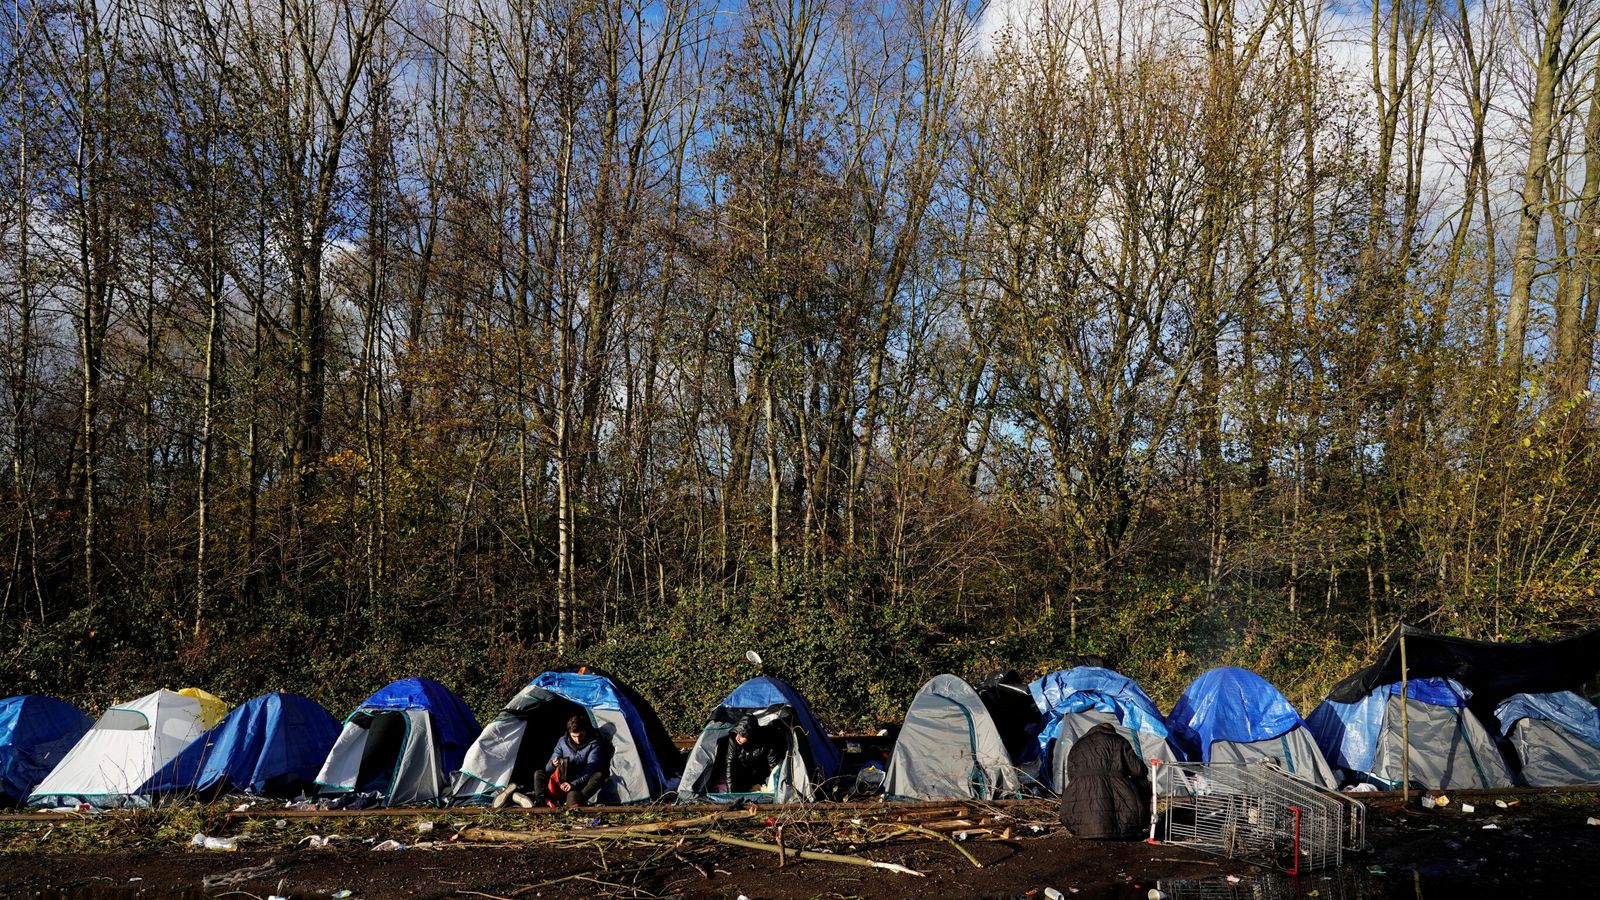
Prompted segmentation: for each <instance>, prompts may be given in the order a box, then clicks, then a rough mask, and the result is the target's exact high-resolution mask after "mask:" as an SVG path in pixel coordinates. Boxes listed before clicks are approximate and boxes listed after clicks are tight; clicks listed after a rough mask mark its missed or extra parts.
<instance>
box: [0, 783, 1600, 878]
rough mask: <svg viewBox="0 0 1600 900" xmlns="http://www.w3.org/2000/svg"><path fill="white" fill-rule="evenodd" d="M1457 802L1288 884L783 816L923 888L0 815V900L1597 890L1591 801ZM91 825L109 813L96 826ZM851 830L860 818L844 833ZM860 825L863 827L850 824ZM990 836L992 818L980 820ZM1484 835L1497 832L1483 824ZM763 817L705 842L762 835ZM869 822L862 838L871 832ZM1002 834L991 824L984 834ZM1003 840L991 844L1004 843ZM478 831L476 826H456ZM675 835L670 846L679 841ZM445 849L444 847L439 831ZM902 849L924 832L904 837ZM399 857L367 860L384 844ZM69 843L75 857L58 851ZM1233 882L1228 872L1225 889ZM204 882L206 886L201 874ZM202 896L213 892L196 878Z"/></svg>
mask: <svg viewBox="0 0 1600 900" xmlns="http://www.w3.org/2000/svg"><path fill="white" fill-rule="evenodd" d="M1470 802H1473V803H1474V805H1475V806H1476V807H1477V811H1475V812H1473V813H1464V812H1462V811H1461V809H1460V801H1459V799H1458V800H1456V801H1455V802H1453V803H1452V804H1451V805H1450V806H1448V807H1445V808H1443V809H1434V810H1425V809H1422V808H1420V807H1418V806H1417V804H1416V803H1415V802H1414V801H1413V804H1412V805H1411V806H1410V807H1408V808H1404V809H1402V808H1401V807H1400V804H1399V802H1398V801H1395V800H1379V801H1375V802H1374V803H1373V804H1372V807H1371V816H1370V819H1369V825H1368V839H1369V843H1370V844H1371V846H1372V849H1371V850H1370V851H1368V852H1365V853H1359V854H1352V855H1350V856H1349V857H1348V858H1347V863H1346V865H1345V866H1344V868H1343V869H1341V870H1338V871H1336V872H1331V873H1316V874H1313V875H1307V876H1304V877H1302V878H1299V879H1290V878H1286V877H1282V876H1279V875H1275V874H1273V873H1271V872H1268V871H1266V870H1264V869H1261V868H1257V867H1256V866H1253V865H1251V864H1249V863H1246V862H1242V861H1238V860H1228V859H1222V858H1218V857H1215V856H1208V855H1205V854H1202V853H1198V852H1194V851H1189V850H1185V849H1183V848H1179V847H1174V846H1166V845H1158V846H1150V845H1146V844H1142V843H1134V844H1110V843H1099V842H1089V841H1080V840H1076V839H1074V838H1071V837H1069V836H1066V835H1065V834H1063V833H1061V832H1060V831H1059V830H1047V831H1045V832H1044V833H1041V834H1035V833H1034V831H1033V828H1032V826H1031V824H1029V823H1030V822H1033V823H1039V824H1043V823H1044V822H1045V821H1047V819H1045V818H1044V811H1043V810H1033V811H1031V812H1030V813H1026V814H1021V813H1019V814H1017V815H1016V820H1015V821H1014V822H1011V821H1008V822H1007V824H1010V825H1012V835H1011V837H1010V838H1009V839H999V838H997V837H996V836H995V835H976V836H973V837H971V839H969V840H967V841H963V842H962V843H961V845H960V846H961V847H963V848H966V849H968V850H969V851H970V852H971V853H972V854H973V855H974V856H976V857H977V859H978V861H979V862H981V863H982V864H983V867H982V868H976V867H974V866H973V865H972V863H971V862H970V861H968V860H967V859H965V858H964V857H963V856H962V855H960V853H959V852H958V851H957V850H956V849H955V847H953V846H952V845H951V844H949V843H947V842H945V841H944V840H941V839H934V838H926V839H922V838H919V836H917V835H902V836H901V837H900V838H897V839H895V840H893V841H889V842H885V843H870V842H869V841H867V840H862V841H860V842H857V843H851V842H850V838H851V836H853V835H859V836H862V837H863V838H865V837H869V836H870V835H872V834H874V833H875V834H879V835H882V834H884V833H887V832H885V831H884V829H885V828H888V829H891V830H892V829H893V828H894V827H895V826H894V825H893V824H892V823H893V822H894V821H895V819H894V814H892V813H888V814H885V815H883V816H874V815H872V814H864V815H853V816H848V817H847V816H841V815H836V816H835V817H834V818H832V819H828V820H823V821H817V820H812V821H809V822H805V821H798V822H797V821H791V822H790V824H788V825H787V826H786V828H788V829H789V833H788V836H787V838H786V843H787V844H789V845H790V846H794V845H797V844H809V845H812V846H826V847H827V848H828V849H829V850H831V851H832V852H834V853H836V854H856V855H859V856H861V857H864V858H868V859H872V860H877V861H883V862H893V863H897V864H899V865H902V866H905V867H907V868H910V869H913V870H915V871H917V872H920V873H921V875H922V877H915V876H911V875H903V874H897V873H894V872H890V871H887V870H883V869H877V868H862V867H858V866H849V865H841V864H838V863H833V862H817V861H811V860H795V859H789V860H788V861H787V862H786V864H785V865H784V866H782V867H781V868H780V867H779V865H778V860H777V857H776V856H775V855H773V854H771V853H768V852H764V851H757V850H749V849H744V848H739V847H731V846H725V845H721V844H715V843H711V842H709V841H706V840H704V839H700V838H696V837H694V836H693V832H691V833H690V835H688V836H684V835H677V834H673V833H671V832H669V833H668V836H667V837H666V838H665V839H662V838H659V837H658V838H657V839H654V840H651V841H638V842H620V841H609V840H608V841H599V842H589V843H583V842H580V841H574V840H570V839H560V840H558V841H557V842H556V843H554V844H552V843H548V842H546V843H532V844H523V843H512V842H499V843H484V842H482V841H483V837H482V835H481V833H480V834H479V835H478V840H477V841H473V840H463V839H462V838H461V837H460V834H459V833H460V829H461V828H462V827H473V826H476V827H484V826H485V824H487V825H491V826H494V827H495V828H497V829H499V830H500V831H518V832H524V833H525V832H527V831H529V830H535V831H539V832H541V833H543V834H550V833H552V832H553V831H558V830H559V829H561V828H563V827H567V828H571V827H574V826H579V827H586V828H593V827H594V826H595V825H597V824H598V825H601V826H604V825H607V824H615V822H614V821H605V820H602V821H600V822H598V823H597V822H595V821H593V820H591V819H576V818H566V817H563V819H562V820H561V821H553V820H554V819H555V817H544V818H542V819H540V820H537V821H535V820H533V819H531V818H528V817H523V818H511V817H502V818H498V819H496V818H484V817H467V816H460V815H456V816H451V815H446V814H443V813H440V814H437V815H435V816H432V817H429V818H427V819H424V820H422V821H430V822H434V823H435V824H434V825H433V827H432V830H431V831H429V832H427V833H421V832H418V831H417V830H416V827H415V824H416V821H418V820H415V819H399V818H387V819H379V818H376V817H374V818H346V819H322V820H317V819H307V820H291V821H285V820H277V821H274V820H272V819H251V820H248V821H245V820H238V819H225V818H223V817H221V816H219V815H213V816H211V817H209V818H207V817H204V816H202V817H200V823H201V825H202V826H205V827H209V828H210V830H212V831H214V832H217V833H226V834H232V835H234V836H236V837H242V838H243V840H242V841H241V842H240V849H239V850H237V851H234V852H225V851H217V850H203V849H191V848H189V847H187V846H185V844H186V839H185V837H184V835H183V832H185V831H187V830H188V829H189V828H190V827H193V826H194V824H195V820H193V819H182V820H176V821H174V820H173V819H171V818H170V817H169V818H161V817H159V816H155V815H150V816H146V817H144V818H143V819H134V820H130V821H129V822H128V823H114V824H108V823H107V822H105V821H100V822H90V823H79V822H62V823H59V824H52V823H41V822H4V823H0V846H3V847H4V848H5V851H6V852H4V853H3V854H0V895H4V896H7V897H12V896H16V897H51V898H53V897H71V898H84V900H89V898H122V897H203V896H233V897H256V898H261V900H265V898H267V897H269V896H273V895H276V896H282V897H295V898H302V897H303V898H312V897H332V896H336V895H337V894H338V892H341V891H349V892H350V894H349V895H348V896H350V897H352V898H356V897H367V898H380V897H453V898H462V897H475V896H476V897H483V896H489V897H517V898H525V897H595V896H610V897H638V898H646V897H673V896H675V897H727V898H734V897H738V896H739V895H741V894H742V895H745V896H747V897H750V898H765V897H772V898H790V897H997V898H1010V897H1033V898H1040V897H1044V896H1046V894H1045V890H1046V889H1047V888H1054V889H1055V890H1058V891H1060V892H1061V893H1062V894H1063V895H1064V896H1067V897H1078V898H1084V900H1090V898H1118V900H1121V898H1135V897H1137V898H1145V897H1147V896H1149V891H1150V890H1151V889H1152V888H1156V889H1158V890H1161V891H1163V892H1164V893H1165V894H1166V895H1167V896H1168V897H1171V898H1173V900H1183V898H1185V897H1250V898H1257V900H1261V898H1279V897H1282V898H1313V897H1314V898H1317V900H1357V898H1363V900H1364V898H1384V897H1405V898H1418V897H1428V898H1458V897H1508V896H1509V897H1526V898H1535V897H1600V826H1595V825H1588V824H1587V823H1586V820H1587V819H1588V818H1589V817H1600V795H1594V794H1582V795H1578V794H1574V795H1561V796H1553V797H1537V798H1535V797H1522V798H1519V802H1518V803H1517V804H1516V805H1515V806H1513V807H1511V808H1508V809H1501V808H1498V807H1495V806H1494V801H1493V799H1477V800H1472V801H1470ZM102 818H103V817H102ZM851 818H854V819H856V820H857V823H854V824H853V823H851V821H850V819H851ZM861 823H865V824H861ZM990 824H996V823H990ZM1488 825H1493V826H1495V827H1493V828H1485V826H1488ZM764 826H765V823H764V822H763V821H759V820H758V821H754V822H750V823H745V825H743V826H741V827H735V826H732V825H728V826H718V828H717V829H716V830H718V831H721V832H725V833H727V834H733V835H738V836H740V837H743V838H747V839H753V840H760V841H771V840H773V838H774V830H773V828H771V827H770V826H767V827H764ZM874 828H876V829H878V830H877V831H876V832H874V831H873V830H872V829H874ZM335 830H337V831H338V832H341V833H343V834H346V835H348V837H349V839H348V841H345V842H342V843H340V842H336V844H339V845H338V846H335V847H334V848H332V849H310V848H309V847H306V846H303V845H304V844H305V843H307V842H306V840H305V839H306V838H307V837H309V835H310V834H313V833H331V832H333V831H335ZM997 831H998V829H997ZM1001 833H1003V832H1001ZM469 834H471V832H469ZM680 837H682V838H683V839H682V840H681V842H680V841H679V838H680ZM452 838H454V839H452ZM906 838H918V839H914V840H906ZM391 839H392V840H395V841H397V842H400V843H403V844H405V845H406V846H405V849H401V850H376V849H373V848H374V847H376V846H378V845H380V844H381V843H382V842H383V841H384V840H391ZM64 851H70V852H64ZM1228 876H1233V877H1234V878H1235V879H1238V881H1237V882H1235V883H1230V882H1229V881H1228V880H1227V877H1228ZM208 878H209V879H210V880H209V881H208ZM208 885H209V889H207V886H208Z"/></svg>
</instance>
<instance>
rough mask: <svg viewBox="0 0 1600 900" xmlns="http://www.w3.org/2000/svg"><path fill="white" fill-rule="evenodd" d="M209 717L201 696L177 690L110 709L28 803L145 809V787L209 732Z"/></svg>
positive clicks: (36, 788) (39, 786)
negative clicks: (155, 775) (207, 724)
mask: <svg viewBox="0 0 1600 900" xmlns="http://www.w3.org/2000/svg"><path fill="white" fill-rule="evenodd" d="M202 693H203V692H202ZM206 696H207V697H209V696H210V695H209V694H208V695H206ZM212 699H215V698H212ZM218 702H220V701H218ZM205 715H206V710H205V709H204V707H203V704H202V701H201V699H200V698H198V697H195V696H194V695H193V694H186V693H183V692H178V691H165V690H163V691H156V692H155V693H153V694H146V695H145V696H143V697H140V698H139V699H137V700H134V701H132V702H131V703H124V704H121V705H119V706H113V707H111V708H110V709H108V710H106V711H105V714H104V715H102V716H101V717H100V719H99V720H98V721H96V722H95V723H94V727H93V728H90V729H89V731H88V733H86V734H85V735H84V736H83V737H82V738H81V739H79V741H78V742H77V743H76V744H74V745H73V747H72V750H70V751H69V752H68V753H67V755H66V757H65V758H63V759H62V760H61V762H60V763H59V764H57V765H56V767H55V768H54V769H52V770H51V772H50V774H49V775H47V776H45V779H44V780H43V781H41V782H39V785H38V786H37V787H35V788H34V789H33V795H32V796H30V797H29V798H28V805H29V806H72V805H76V804H78V803H88V804H90V805H92V806H96V807H101V808H110V807H117V806H142V805H146V804H147V803H148V800H147V799H146V798H145V797H143V796H142V795H141V794H140V793H139V789H140V787H141V786H142V785H143V784H144V783H145V782H146V781H148V780H149V779H150V776H151V775H153V774H155V772H156V770H158V769H160V768H161V767H162V766H164V765H166V764H167V763H168V762H169V761H171V759H172V758H173V757H175V756H177V755H178V754H179V753H181V752H182V751H183V748H185V747H187V746H189V744H190V742H192V741H193V740H194V739H195V738H197V737H199V736H200V735H202V734H204V733H205V731H206V724H205Z"/></svg>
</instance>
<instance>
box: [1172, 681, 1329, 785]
mask: <svg viewBox="0 0 1600 900" xmlns="http://www.w3.org/2000/svg"><path fill="white" fill-rule="evenodd" d="M1167 730H1168V732H1169V733H1170V734H1171V736H1172V744H1173V746H1174V747H1176V748H1177V749H1178V750H1179V751H1180V752H1181V753H1182V754H1183V756H1184V758H1185V759H1186V760H1188V761H1191V762H1203V763H1239V764H1244V763H1251V762H1256V761H1260V760H1271V761H1272V762H1274V763H1276V764H1278V765H1279V766H1281V767H1282V768H1283V769H1284V770H1285V771H1287V772H1288V773H1290V774H1292V775H1296V776H1298V777H1300V778H1303V779H1305V780H1307V781H1311V782H1314V783H1316V784H1319V785H1323V786H1325V787H1330V788H1331V787H1335V786H1336V781H1335V779H1334V776H1333V771H1332V769H1330V768H1329V767H1328V761H1327V760H1326V759H1325V758H1324V757H1323V755H1322V751H1321V750H1320V749H1318V747H1317V742H1316V741H1315V740H1314V739H1313V738H1312V737H1311V732H1310V731H1309V730H1307V728H1306V723H1305V720H1303V719H1301V718H1300V713H1298V712H1296V711H1295V708H1294V704H1292V703H1290V702H1289V701H1288V699H1286V698H1285V697H1284V696H1283V694H1282V693H1281V692H1280V691H1279V690H1278V689H1277V688H1276V687H1274V686H1273V685H1272V684H1271V683H1270V682H1268V681H1267V680H1266V679H1265V678H1262V677H1261V676H1260V675H1257V674H1256V673H1254V672H1250V671H1247V670H1245V669H1240V668H1235V667H1231V666H1224V667H1222V668H1217V669H1212V670H1211V671H1209V672H1206V673H1205V674H1203V675H1201V676H1200V677H1199V678H1196V679H1195V680H1194V682H1193V683H1191V684H1190V685H1189V686H1188V687H1187V688H1185V689H1184V692H1183V695H1182V696H1180V697H1179V698H1178V702H1177V703H1176V704H1175V705H1174V706H1173V707H1172V712H1170V713H1168V714H1167Z"/></svg>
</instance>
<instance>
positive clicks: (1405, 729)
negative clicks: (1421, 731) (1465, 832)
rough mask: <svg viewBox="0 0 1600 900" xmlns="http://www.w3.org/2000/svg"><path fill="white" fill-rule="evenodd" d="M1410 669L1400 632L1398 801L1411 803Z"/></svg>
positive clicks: (1403, 638)
mask: <svg viewBox="0 0 1600 900" xmlns="http://www.w3.org/2000/svg"><path fill="white" fill-rule="evenodd" d="M1410 701H1411V669H1410V667H1409V666H1408V665H1407V664H1406V633H1405V632H1404V631H1402V632H1400V802H1401V803H1402V804H1406V805H1409V804H1410V803H1411V714H1410V710H1409V707H1410V705H1411V702H1410Z"/></svg>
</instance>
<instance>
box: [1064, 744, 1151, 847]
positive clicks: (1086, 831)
mask: <svg viewBox="0 0 1600 900" xmlns="http://www.w3.org/2000/svg"><path fill="white" fill-rule="evenodd" d="M1067 779H1068V784H1067V789H1066V790H1065V791H1063V792H1062V794H1061V824H1063V825H1065V826H1067V828H1068V829H1069V830H1070V831H1071V832H1072V834H1073V835H1074V836H1075V837H1080V838H1089V839H1092V840H1134V839H1137V838H1139V837H1141V836H1143V834H1144V832H1145V829H1146V828H1148V827H1149V824H1150V780H1149V770H1148V769H1146V768H1145V763H1144V760H1142V759H1140V758H1139V754H1138V753H1136V752H1134V749H1133V745H1132V744H1130V743H1128V741H1127V739H1126V738H1124V737H1123V736H1122V735H1120V734H1118V733H1117V730H1116V729H1115V728H1113V727H1111V725H1109V724H1107V723H1101V724H1099V725H1096V726H1095V727H1093V728H1091V729H1089V731H1088V732H1086V733H1085V734H1084V735H1083V737H1081V738H1078V740H1077V741H1076V742H1074V743H1073V745H1072V750H1071V752H1069V753H1068V754H1067Z"/></svg>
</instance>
